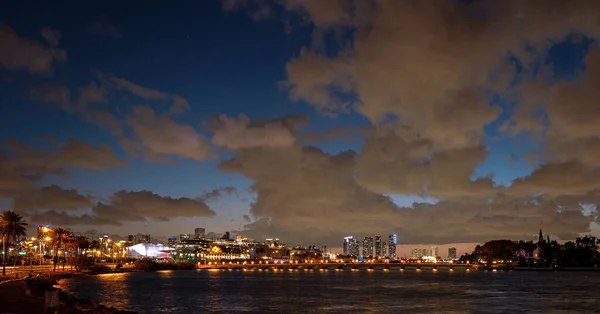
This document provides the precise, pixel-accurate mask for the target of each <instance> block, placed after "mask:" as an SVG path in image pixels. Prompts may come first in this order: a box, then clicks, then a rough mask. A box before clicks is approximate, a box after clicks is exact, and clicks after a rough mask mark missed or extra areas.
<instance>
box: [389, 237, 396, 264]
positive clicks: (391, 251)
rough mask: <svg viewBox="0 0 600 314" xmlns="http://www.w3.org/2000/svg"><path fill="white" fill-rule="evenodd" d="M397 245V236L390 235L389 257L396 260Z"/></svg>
mask: <svg viewBox="0 0 600 314" xmlns="http://www.w3.org/2000/svg"><path fill="white" fill-rule="evenodd" d="M396 244H398V238H397V237H396V234H390V235H389V237H388V251H389V254H388V256H389V257H390V258H396Z"/></svg>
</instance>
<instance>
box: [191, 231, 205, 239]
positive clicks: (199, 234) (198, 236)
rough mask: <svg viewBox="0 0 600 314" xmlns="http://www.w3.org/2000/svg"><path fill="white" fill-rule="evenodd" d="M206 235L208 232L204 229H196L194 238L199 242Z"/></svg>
mask: <svg viewBox="0 0 600 314" xmlns="http://www.w3.org/2000/svg"><path fill="white" fill-rule="evenodd" d="M205 234H206V230H205V229H204V228H196V229H194V238H195V239H198V240H202V239H204V236H205Z"/></svg>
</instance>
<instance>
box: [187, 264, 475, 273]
mask: <svg viewBox="0 0 600 314" xmlns="http://www.w3.org/2000/svg"><path fill="white" fill-rule="evenodd" d="M198 268H199V269H239V270H275V271H277V270H321V271H324V270H327V271H329V270H336V271H344V270H348V271H359V270H366V271H373V270H384V271H385V270H389V271H391V270H399V271H402V270H416V271H419V270H432V271H437V270H442V269H443V270H447V271H453V270H454V269H461V270H466V271H469V270H472V269H473V270H475V269H478V268H477V266H475V267H474V265H471V264H450V263H269V264H267V263H254V264H249V263H245V264H243V263H237V264H236V263H214V264H213V263H211V264H201V265H198Z"/></svg>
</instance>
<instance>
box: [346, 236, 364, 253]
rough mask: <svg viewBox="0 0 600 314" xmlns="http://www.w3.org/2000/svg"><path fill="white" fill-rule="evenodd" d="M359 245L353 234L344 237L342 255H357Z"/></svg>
mask: <svg viewBox="0 0 600 314" xmlns="http://www.w3.org/2000/svg"><path fill="white" fill-rule="evenodd" d="M359 250H360V245H359V244H358V240H357V239H355V238H354V237H353V236H347V237H344V255H353V256H359Z"/></svg>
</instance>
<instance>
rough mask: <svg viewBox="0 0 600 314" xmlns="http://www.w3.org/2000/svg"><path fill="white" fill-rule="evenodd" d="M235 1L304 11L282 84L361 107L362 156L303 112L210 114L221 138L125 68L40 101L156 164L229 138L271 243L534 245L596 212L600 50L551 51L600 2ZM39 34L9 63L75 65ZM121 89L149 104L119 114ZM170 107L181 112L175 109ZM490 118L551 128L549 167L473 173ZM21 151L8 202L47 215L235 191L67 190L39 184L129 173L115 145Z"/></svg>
mask: <svg viewBox="0 0 600 314" xmlns="http://www.w3.org/2000/svg"><path fill="white" fill-rule="evenodd" d="M223 5H224V8H225V9H227V10H233V9H236V8H237V9H241V10H246V11H250V15H251V16H252V17H253V18H254V19H257V20H259V19H262V18H269V17H270V18H279V17H283V18H284V19H285V21H284V22H285V23H286V24H287V25H286V26H293V27H295V26H297V25H292V24H294V23H293V22H291V21H298V20H299V21H300V23H299V24H300V25H302V26H306V25H309V26H310V28H311V30H312V32H313V36H312V39H313V42H312V43H311V44H310V45H308V46H307V47H304V48H302V49H301V50H300V51H299V53H298V54H297V56H296V57H294V58H292V59H291V60H290V61H289V62H288V63H287V64H286V65H285V73H286V76H287V77H286V80H285V82H283V84H282V86H283V87H284V88H285V89H286V90H287V92H288V93H289V96H290V98H291V99H292V100H296V101H304V102H307V103H309V104H310V105H312V106H313V107H314V108H315V109H316V110H317V111H318V112H320V113H323V114H325V115H329V116H335V114H336V113H339V112H351V111H354V112H357V113H359V114H361V115H363V116H364V117H366V118H367V119H368V120H369V121H370V122H371V124H372V125H371V127H368V128H367V130H366V132H364V135H365V137H366V140H365V143H364V145H363V146H362V147H361V149H360V150H358V151H356V152H355V151H346V152H342V153H337V154H332V153H327V152H325V151H323V150H322V149H319V148H316V147H312V146H303V143H305V142H310V141H311V138H312V137H315V136H314V135H311V134H306V133H305V132H304V130H303V129H302V126H304V125H306V124H307V117H305V116H292V117H284V118H281V119H275V120H264V121H252V120H251V119H250V118H249V117H248V116H246V115H243V114H241V115H238V116H237V117H228V116H225V115H222V116H218V117H216V118H214V119H213V120H212V121H209V124H210V126H209V129H210V132H211V133H212V136H210V135H205V134H203V133H201V132H199V131H198V130H197V129H196V127H195V126H192V125H188V124H186V123H183V122H182V121H181V120H179V119H178V114H181V113H182V112H185V111H187V110H189V109H190V108H189V107H190V106H189V104H188V102H187V100H186V99H185V98H183V97H181V96H179V95H177V94H172V93H167V92H164V91H160V90H157V89H155V88H150V87H144V86H141V85H139V84H136V83H134V82H132V81H130V80H127V79H125V78H121V77H117V76H112V75H102V74H99V75H98V77H97V79H96V80H94V81H93V82H91V83H89V84H87V85H84V86H81V87H79V88H78V89H72V88H70V87H67V86H62V85H42V86H38V87H36V88H32V89H31V91H30V95H31V97H32V98H34V99H37V100H40V101H44V102H49V103H53V104H55V105H57V106H58V107H60V108H62V109H64V110H67V111H68V112H70V113H73V114H78V115H81V116H82V117H83V118H85V119H86V120H88V121H89V122H92V123H95V124H97V125H99V126H101V127H103V128H105V129H107V130H109V131H110V132H111V133H112V134H114V136H115V137H116V138H117V139H118V141H119V143H120V145H121V146H122V148H124V150H125V151H126V152H127V153H129V154H130V155H132V156H140V157H143V158H144V159H145V160H150V161H158V162H171V161H173V160H174V158H186V159H192V160H197V161H202V160H206V159H208V158H212V157H214V156H216V153H215V151H214V148H215V147H216V148H218V149H223V150H228V153H232V154H233V157H232V158H230V159H227V160H223V161H221V162H220V164H219V168H220V169H221V170H222V171H224V172H229V173H237V174H241V175H243V176H245V177H247V178H249V179H251V180H253V184H252V186H251V189H252V190H253V191H254V192H255V193H256V199H255V201H254V202H253V203H252V204H251V208H250V213H249V215H247V216H244V217H243V220H244V222H245V223H247V224H246V226H245V228H244V230H242V232H243V233H244V234H247V235H248V236H250V237H254V238H257V239H261V238H266V237H279V238H282V239H286V241H290V242H292V243H293V242H300V241H301V242H304V243H307V242H308V243H310V242H313V243H327V244H329V245H332V246H335V245H336V244H338V243H339V241H340V239H341V238H342V237H343V236H345V235H347V234H348V233H351V234H353V235H355V236H362V235H367V234H372V233H381V234H387V233H397V234H398V235H399V240H400V242H401V243H439V244H443V243H451V242H478V241H485V240H489V239H492V238H512V239H515V238H516V239H518V238H527V237H528V236H529V235H530V234H532V233H535V231H536V230H538V229H539V228H543V229H544V231H545V232H546V233H549V234H551V235H553V236H557V237H560V238H562V239H569V238H572V237H574V236H575V235H577V234H579V233H583V232H587V231H588V230H589V226H590V223H591V222H594V221H598V215H597V212H596V211H595V206H596V205H598V204H600V192H599V191H600V164H599V163H598V160H600V159H599V158H598V157H600V136H599V135H598V134H599V133H598V132H597V131H596V129H597V126H598V125H599V124H600V123H599V122H600V111H599V110H598V109H597V108H596V107H597V106H596V105H595V104H596V101H597V99H598V96H599V95H597V93H598V92H597V91H598V90H599V89H598V88H597V86H598V84H600V75H598V73H600V53H598V51H594V50H593V49H592V50H593V51H592V52H590V53H589V54H588V57H587V60H586V67H587V69H586V71H585V73H584V74H583V75H582V76H580V77H578V78H576V79H574V80H571V81H565V80H561V79H557V78H556V77H555V75H554V73H553V71H552V70H551V69H549V68H548V66H547V65H544V66H541V67H540V66H539V63H540V61H539V60H544V59H545V58H547V57H548V54H549V52H548V51H549V48H551V47H552V45H554V43H555V42H560V41H561V40H564V39H565V38H566V37H567V36H568V35H570V34H573V33H578V34H581V35H582V36H585V37H587V38H593V39H595V38H599V37H600V20H599V19H598V16H599V15H598V14H599V13H600V4H598V3H596V2H593V1H585V0H573V1H566V0H553V1H550V3H549V4H547V5H544V6H541V5H539V3H537V2H532V1H521V0H507V1H493V0H480V1H447V0H432V1H416V0H378V1H360V0H356V1H353V0H331V1H322V0H254V1H251V0H246V1H240V0H238V1H236V0H227V1H224V2H223ZM279 13H284V14H279ZM290 15H294V16H295V19H292V18H289V16H290ZM298 17H300V19H298ZM329 34H333V35H334V36H333V37H335V38H336V39H337V41H336V43H337V44H339V45H338V47H337V49H334V50H335V51H332V49H331V47H330V46H326V45H323V43H322V41H323V38H324V36H325V35H329ZM345 34H350V37H351V38H349V39H348V38H346V37H344V36H343V35H345ZM41 35H42V37H43V38H44V39H45V40H46V43H47V44H41V43H38V42H33V41H28V40H24V39H22V38H20V37H19V36H17V35H16V34H15V33H14V31H12V29H9V28H7V27H2V28H0V43H2V42H5V43H10V44H11V45H12V46H14V47H17V48H18V49H17V48H15V50H12V49H9V50H8V51H9V52H8V53H7V52H4V53H2V52H0V65H1V66H3V67H4V68H7V69H9V70H16V69H24V70H28V71H30V72H38V73H43V72H46V73H47V72H49V71H51V68H52V64H53V63H54V62H55V61H61V60H64V57H63V58H62V59H61V57H60V56H61V55H60V54H56V53H58V52H60V51H61V50H59V49H57V48H56V47H57V45H58V43H59V40H60V34H59V33H57V32H54V31H52V30H50V29H44V30H43V31H42V34H41ZM17 50H18V51H29V53H28V54H23V55H22V56H21V55H18V54H17V53H16V52H15V51H17ZM11 51H12V52H11ZM63 53H64V52H63ZM54 54H56V55H54ZM41 56H44V58H42V57H41ZM35 60H38V61H35ZM542 63H543V62H542ZM502 97H505V98H510V99H509V100H512V101H515V102H517V105H516V106H515V108H512V107H511V106H499V105H495V103H497V101H494V100H497V98H502ZM116 98H119V99H125V100H127V101H133V102H135V103H133V104H132V105H131V106H128V107H127V108H121V107H119V108H118V110H117V109H115V108H114V106H113V105H112V102H113V101H114V99H116ZM139 102H143V103H139ZM147 102H153V103H156V104H158V105H155V106H151V105H147V104H144V103H147ZM165 104H166V105H167V106H168V108H165V107H160V105H165ZM159 108H162V109H159ZM540 109H541V111H542V112H543V115H542V116H543V117H541V118H540V115H539V114H537V113H538V112H539V111H540ZM507 116H508V118H507ZM494 123H495V124H494ZM492 125H501V127H498V129H497V130H494V131H495V132H496V133H497V134H498V135H500V136H505V135H516V134H519V133H520V132H524V131H525V132H536V133H539V134H537V135H540V136H542V138H541V141H540V142H538V143H536V144H538V146H542V145H541V144H542V143H543V144H545V145H543V146H544V147H543V148H542V150H541V151H539V152H535V153H536V155H537V156H538V157H539V161H540V162H541V163H540V165H539V166H537V167H536V168H535V169H533V171H532V172H531V174H529V175H527V176H525V177H523V178H519V179H517V180H515V181H514V182H513V183H512V184H510V185H509V186H497V185H495V183H494V181H493V176H492V175H491V174H490V175H489V176H486V177H480V176H477V173H476V169H477V167H478V166H479V165H480V164H481V163H483V162H484V161H486V160H487V159H488V157H489V155H490V151H489V147H487V146H486V144H487V143H489V141H490V138H488V135H489V134H488V133H489V132H486V131H488V130H489V128H491V127H492ZM337 131H340V132H333V133H334V134H335V135H339V134H344V133H346V130H337ZM320 136H321V135H318V136H317V137H320ZM6 148H7V150H9V151H10V152H9V153H8V154H6V155H5V156H3V157H2V158H1V159H0V169H2V176H0V193H2V195H1V196H5V197H11V198H14V199H15V206H16V207H17V208H18V209H19V210H22V211H25V212H28V213H30V214H31V217H32V220H33V221H34V222H35V221H46V222H57V223H60V224H66V225H121V224H122V223H123V222H143V221H147V220H157V221H166V220H169V219H170V218H172V217H213V216H214V215H215V212H214V211H212V210H211V209H210V208H209V207H208V205H207V204H206V202H209V201H210V200H211V199H214V198H216V197H219V196H221V195H223V194H228V193H233V192H232V191H231V190H230V189H227V188H223V189H216V190H214V191H211V192H208V193H206V194H204V195H203V196H201V197H199V198H197V199H190V198H170V197H166V196H160V195H157V194H155V193H153V192H149V191H140V192H131V191H119V192H116V193H115V194H114V195H112V196H111V197H109V199H108V200H107V201H99V202H98V201H97V200H94V199H93V198H92V197H90V196H87V195H81V194H79V193H78V192H76V191H73V190H63V189H61V188H59V187H57V186H48V187H44V188H39V189H38V188H36V182H39V179H40V178H41V177H43V176H45V175H47V174H63V173H65V172H66V171H67V170H68V168H69V167H80V168H84V169H89V170H101V169H106V168H110V167H115V166H124V162H123V161H122V160H121V159H119V158H118V157H115V156H114V155H113V154H112V152H111V151H110V149H108V148H102V147H100V148H98V147H92V146H90V145H89V144H87V146H86V144H85V143H81V142H77V141H74V140H72V141H69V142H68V143H66V144H64V145H63V146H60V147H58V148H53V149H54V150H52V152H51V153H48V152H40V151H38V150H37V149H33V148H32V147H28V146H23V145H21V144H19V143H15V142H9V143H7V144H6ZM89 151H93V155H89ZM24 191H33V193H28V194H26V193H24ZM389 194H403V195H419V196H427V197H431V198H434V199H435V200H436V203H427V202H419V203H415V204H413V206H411V207H400V206H398V205H396V204H395V203H394V201H393V200H392V198H391V197H390V196H388V195H389Z"/></svg>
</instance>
